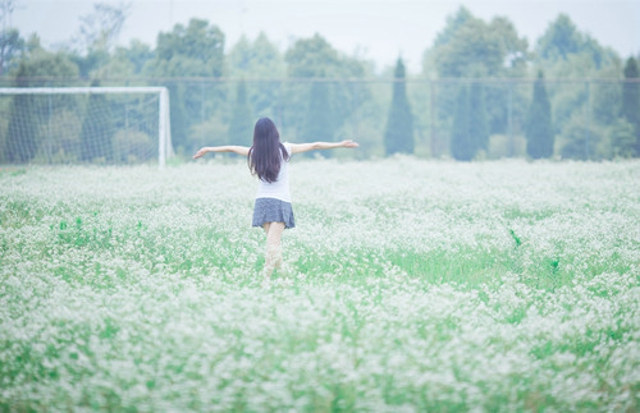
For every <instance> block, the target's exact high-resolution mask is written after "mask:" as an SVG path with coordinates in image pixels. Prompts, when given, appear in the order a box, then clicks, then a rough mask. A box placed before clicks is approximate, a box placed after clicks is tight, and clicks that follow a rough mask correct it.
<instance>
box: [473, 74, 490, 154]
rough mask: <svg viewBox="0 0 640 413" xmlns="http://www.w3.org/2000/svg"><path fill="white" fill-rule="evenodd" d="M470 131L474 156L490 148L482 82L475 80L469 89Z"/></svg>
mask: <svg viewBox="0 0 640 413" xmlns="http://www.w3.org/2000/svg"><path fill="white" fill-rule="evenodd" d="M469 133H470V135H471V136H470V137H471V141H472V142H473V143H472V145H473V152H474V156H475V154H476V153H477V151H478V150H480V149H484V150H485V151H486V150H487V149H488V148H489V122H488V120H487V111H486V109H485V105H484V89H483V86H482V83H480V82H473V83H472V84H471V88H470V90H469Z"/></svg>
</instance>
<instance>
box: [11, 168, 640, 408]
mask: <svg viewBox="0 0 640 413" xmlns="http://www.w3.org/2000/svg"><path fill="white" fill-rule="evenodd" d="M291 180H292V194H293V198H294V201H293V207H294V212H295V214H296V224H297V227H296V228H295V229H292V230H287V231H285V234H284V238H283V248H284V254H283V255H284V260H285V268H284V269H283V270H281V271H279V272H277V273H275V274H274V276H273V277H272V279H271V281H270V282H264V281H263V279H262V278H261V275H260V270H261V268H262V265H263V263H264V256H263V254H264V248H265V247H264V234H263V233H262V231H261V230H259V229H255V228H251V227H250V223H251V213H252V208H253V196H254V192H255V189H256V182H255V178H252V177H251V176H250V174H249V173H248V171H247V168H246V164H245V162H243V161H242V160H233V159H231V160H230V159H227V158H217V159H215V160H209V161H208V162H202V163H200V162H193V163H189V164H185V165H178V166H171V167H167V168H165V169H163V170H158V169H157V168H156V167H152V166H137V167H118V168H117V167H102V168H99V167H81V166H67V167H30V168H26V169H19V168H14V167H12V168H2V169H0V411H18V412H19V411H49V410H53V411H78V410H79V411H82V410H100V411H104V410H115V411H145V412H147V411H312V412H316V411H317V412H324V411H389V412H412V411H431V410H437V411H468V410H485V411H514V410H515V411H518V410H534V411H537V410H543V409H545V410H548V411H571V410H588V411H637V410H639V409H640V162H637V161H634V162H609V163H554V162H539V163H538V162H534V163H528V162H526V161H523V160H513V161H500V162H478V163H453V162H447V161H425V160H418V159H414V158H403V157H398V158H391V159H384V160H378V161H366V162H356V161H339V160H335V159H334V160H302V159H297V158H294V159H293V160H292V165H291Z"/></svg>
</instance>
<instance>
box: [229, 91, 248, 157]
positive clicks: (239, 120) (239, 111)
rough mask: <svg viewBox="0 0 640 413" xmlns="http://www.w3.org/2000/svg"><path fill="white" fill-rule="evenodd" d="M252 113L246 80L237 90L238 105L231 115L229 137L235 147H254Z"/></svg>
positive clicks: (236, 104)
mask: <svg viewBox="0 0 640 413" xmlns="http://www.w3.org/2000/svg"><path fill="white" fill-rule="evenodd" d="M252 130H253V122H252V113H251V107H250V106H249V101H248V100H247V85H246V83H245V81H244V80H242V81H241V82H238V87H237V89H236V103H235V105H234V107H233V113H232V115H231V123H230V124H229V130H228V132H227V135H228V136H229V142H230V143H232V144H234V145H248V146H251V145H253V141H252V136H253V135H252Z"/></svg>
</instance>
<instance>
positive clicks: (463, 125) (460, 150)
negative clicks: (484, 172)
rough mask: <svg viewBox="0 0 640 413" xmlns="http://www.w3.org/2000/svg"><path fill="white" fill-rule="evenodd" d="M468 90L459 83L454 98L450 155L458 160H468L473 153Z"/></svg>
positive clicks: (471, 157)
mask: <svg viewBox="0 0 640 413" xmlns="http://www.w3.org/2000/svg"><path fill="white" fill-rule="evenodd" d="M469 103H470V100H469V91H468V87H467V85H461V86H460V91H459V92H458V97H457V99H456V109H455V113H454V115H453V127H452V130H451V156H453V158H454V159H456V160H458V161H470V160H471V159H473V156H474V155H475V149H474V144H473V141H472V139H471V133H470V131H469V107H470V105H469Z"/></svg>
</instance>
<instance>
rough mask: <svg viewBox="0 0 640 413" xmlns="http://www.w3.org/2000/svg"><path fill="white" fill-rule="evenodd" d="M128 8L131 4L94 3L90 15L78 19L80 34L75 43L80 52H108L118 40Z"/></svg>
mask: <svg viewBox="0 0 640 413" xmlns="http://www.w3.org/2000/svg"><path fill="white" fill-rule="evenodd" d="M130 8H131V3H128V4H126V3H120V4H118V5H112V4H109V3H95V4H94V5H93V12H92V13H89V14H87V15H85V16H82V17H80V33H79V34H78V36H77V39H76V42H77V43H78V45H79V47H80V50H81V52H82V51H90V50H91V49H103V50H106V51H107V52H108V51H109V50H110V49H111V48H112V47H113V45H114V44H115V42H116V40H117V39H118V36H119V35H120V31H121V30H122V27H123V26H124V22H125V21H126V20H127V16H128V14H129V10H130Z"/></svg>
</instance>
